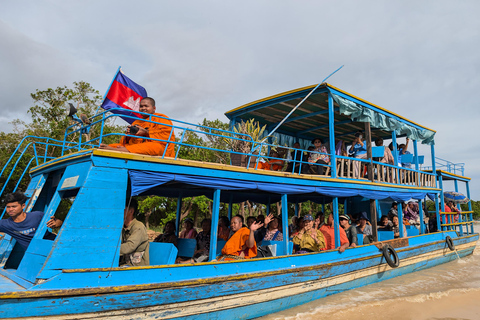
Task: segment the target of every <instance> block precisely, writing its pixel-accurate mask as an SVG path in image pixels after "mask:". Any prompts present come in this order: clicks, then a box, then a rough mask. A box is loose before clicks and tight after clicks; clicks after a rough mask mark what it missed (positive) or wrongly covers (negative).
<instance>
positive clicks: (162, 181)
mask: <svg viewBox="0 0 480 320" xmlns="http://www.w3.org/2000/svg"><path fill="white" fill-rule="evenodd" d="M129 175H130V181H131V194H132V196H138V195H149V194H157V195H161V196H169V197H173V196H178V195H179V194H180V192H181V194H182V196H183V197H190V196H197V195H200V194H204V195H206V196H207V197H210V198H211V196H212V193H213V190H215V189H220V190H222V191H226V193H222V197H221V200H222V202H227V201H229V199H232V200H233V202H241V201H245V200H252V201H255V202H260V203H267V202H268V201H272V202H274V201H279V198H280V195H282V194H287V195H290V196H291V197H289V198H290V199H292V200H297V201H299V202H302V201H307V200H312V201H315V200H317V201H318V198H319V197H322V196H323V197H328V198H331V197H339V198H347V197H356V196H361V197H364V198H367V199H377V200H383V199H391V200H394V201H407V200H410V199H424V198H425V197H426V196H428V197H429V198H430V199H434V198H435V193H428V192H425V191H418V192H400V191H383V190H366V189H362V186H358V187H357V188H355V187H352V188H346V187H338V188H335V187H325V186H302V185H294V184H280V183H269V182H252V181H245V180H235V179H226V178H216V177H204V176H195V175H186V174H172V173H159V172H151V171H140V170H129ZM352 186H353V184H352ZM158 188H161V190H159V189H158Z"/></svg>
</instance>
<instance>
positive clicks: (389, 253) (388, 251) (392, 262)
mask: <svg viewBox="0 0 480 320" xmlns="http://www.w3.org/2000/svg"><path fill="white" fill-rule="evenodd" d="M382 253H383V257H384V258H385V260H386V261H387V263H388V265H389V266H390V267H392V268H396V267H398V266H399V265H400V259H399V258H398V254H397V252H396V251H395V249H393V247H392V246H391V245H389V244H386V245H384V246H383V248H382Z"/></svg>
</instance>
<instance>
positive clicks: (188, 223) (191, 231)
mask: <svg viewBox="0 0 480 320" xmlns="http://www.w3.org/2000/svg"><path fill="white" fill-rule="evenodd" d="M183 226H184V228H185V230H183V231H182V232H180V236H179V238H180V239H195V238H196V237H197V230H195V228H194V227H193V220H192V219H190V218H186V219H185V220H183Z"/></svg>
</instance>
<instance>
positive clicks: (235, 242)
mask: <svg viewBox="0 0 480 320" xmlns="http://www.w3.org/2000/svg"><path fill="white" fill-rule="evenodd" d="M262 226H263V224H262V223H258V222H254V223H252V225H251V226H250V229H249V228H246V227H243V221H242V219H240V217H238V216H235V217H233V218H232V221H231V222H230V229H231V230H232V231H233V232H234V234H233V235H232V236H231V237H230V239H228V241H227V243H225V246H224V247H223V249H222V257H221V258H220V259H219V260H220V261H224V260H238V259H251V258H255V257H256V256H257V244H256V243H255V236H254V234H255V230H257V229H258V228H260V227H262Z"/></svg>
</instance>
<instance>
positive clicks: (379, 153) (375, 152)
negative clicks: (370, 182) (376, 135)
mask: <svg viewBox="0 0 480 320" xmlns="http://www.w3.org/2000/svg"><path fill="white" fill-rule="evenodd" d="M384 153H385V147H382V146H380V147H372V158H383V154H384Z"/></svg>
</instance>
